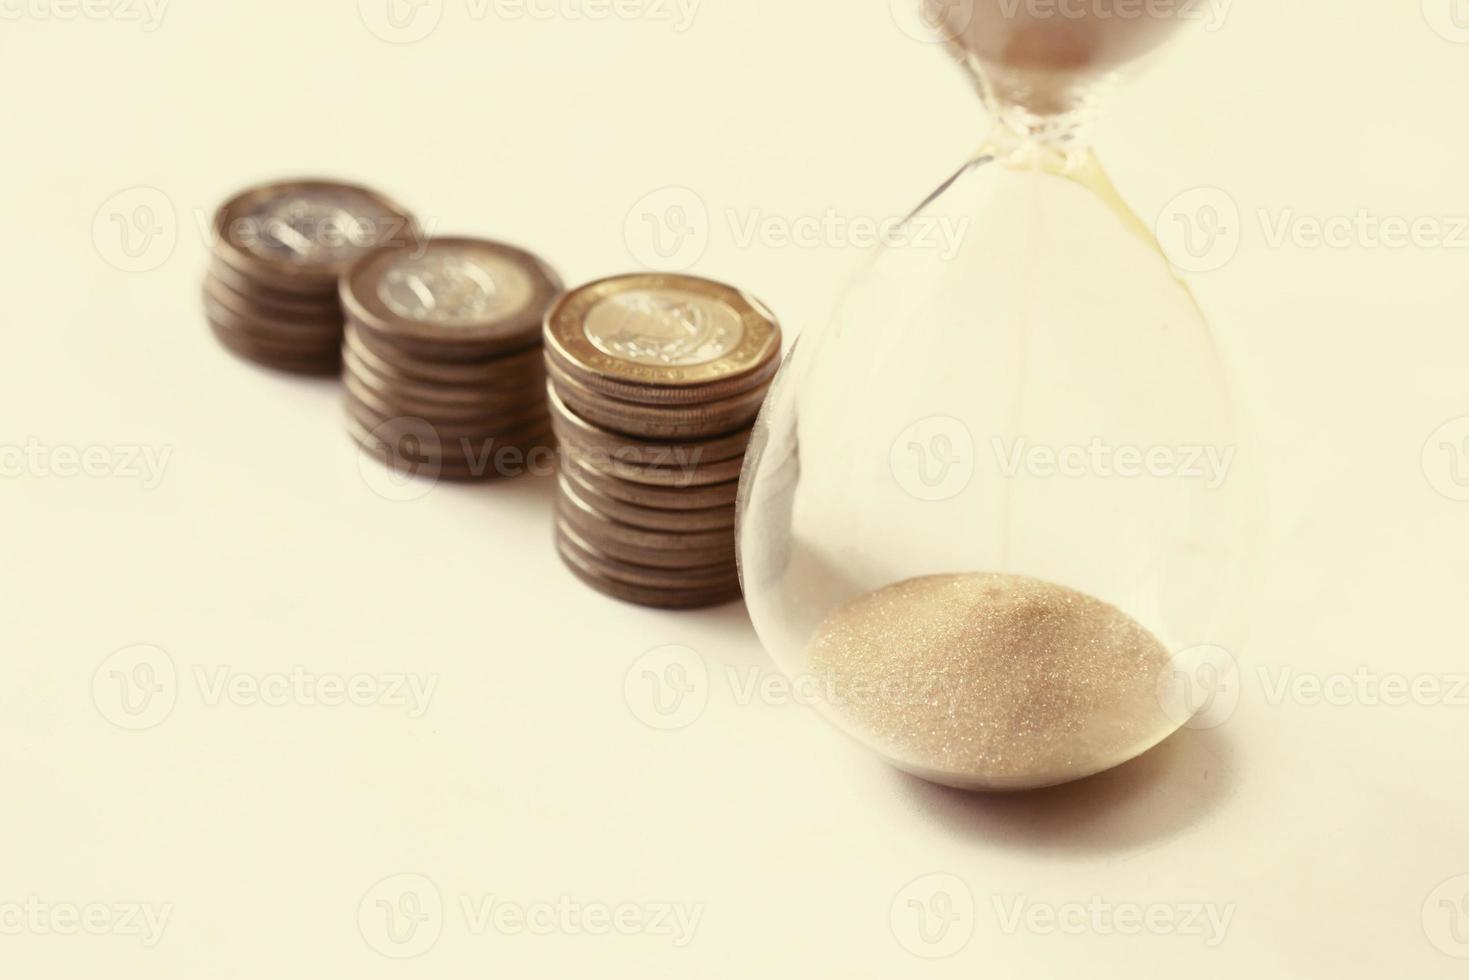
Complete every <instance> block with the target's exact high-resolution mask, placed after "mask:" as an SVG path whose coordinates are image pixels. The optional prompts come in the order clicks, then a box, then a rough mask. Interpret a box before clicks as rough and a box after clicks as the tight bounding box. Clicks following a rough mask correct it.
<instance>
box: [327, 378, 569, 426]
mask: <svg viewBox="0 0 1469 980" xmlns="http://www.w3.org/2000/svg"><path fill="white" fill-rule="evenodd" d="M342 382H343V384H344V385H345V386H346V389H347V397H348V399H349V401H351V402H353V403H355V404H356V405H358V406H360V407H361V408H362V409H363V410H365V411H366V412H369V413H371V414H372V415H373V416H375V417H376V418H377V420H378V421H379V422H390V421H392V420H394V419H413V420H417V421H420V422H425V423H427V424H428V425H430V426H432V427H433V429H434V431H435V432H437V433H438V435H439V437H440V438H441V439H443V440H445V441H448V440H455V439H469V440H472V441H482V440H487V439H495V438H498V439H513V438H516V437H518V436H519V435H521V434H523V433H527V432H531V431H534V432H536V433H538V434H539V433H549V432H550V425H549V424H548V422H547V419H546V416H545V413H544V412H543V411H537V410H535V409H534V408H533V409H530V410H526V411H522V412H517V413H515V414H513V415H489V416H485V417H482V418H465V419H455V418H450V419H444V418H428V417H426V416H424V415H422V414H419V413H415V412H412V411H408V410H406V409H402V408H400V407H398V406H396V405H393V404H391V403H389V402H386V401H384V400H383V399H381V398H380V397H378V396H377V395H376V394H375V393H373V392H372V391H371V390H369V389H367V388H365V387H364V386H363V385H362V382H361V381H360V380H359V379H358V378H357V377H356V376H355V375H353V374H350V373H347V374H344V375H343V376H342Z"/></svg>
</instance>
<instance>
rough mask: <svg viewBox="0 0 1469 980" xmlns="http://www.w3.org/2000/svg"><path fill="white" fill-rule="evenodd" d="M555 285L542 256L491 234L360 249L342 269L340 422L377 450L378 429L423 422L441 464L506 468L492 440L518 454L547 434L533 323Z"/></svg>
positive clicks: (453, 472) (486, 473) (459, 475)
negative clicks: (367, 435) (343, 417)
mask: <svg viewBox="0 0 1469 980" xmlns="http://www.w3.org/2000/svg"><path fill="white" fill-rule="evenodd" d="M560 289H561V284H560V280H559V279H558V278H557V276H556V273H555V272H553V271H552V270H551V269H550V267H549V266H547V265H546V264H545V263H544V262H542V261H541V260H540V259H539V258H537V257H536V256H534V255H531V254H530V253H529V252H526V251H524V250H522V249H518V248H514V247H513V246H510V245H504V244H501V243H499V242H491V241H484V240H480V239H471V238H436V239H429V240H427V241H424V242H422V243H420V247H419V248H418V249H416V250H412V251H402V250H394V249H382V250H379V251H375V252H370V253H368V254H367V255H366V256H364V257H363V258H362V259H361V260H360V261H359V262H357V264H356V265H354V266H353V267H352V268H351V269H350V270H349V271H348V272H347V273H346V274H345V275H344V276H343V277H342V280H341V297H342V304H343V306H344V308H345V309H346V312H347V321H348V322H347V329H346V336H345V344H344V352H343V359H344V365H345V368H346V377H345V381H346V387H347V392H346V408H347V412H348V416H349V423H348V431H349V433H351V434H352V435H353V437H354V438H355V439H357V441H358V443H359V444H360V445H362V446H363V448H364V450H365V451H367V452H369V453H370V454H371V455H373V456H375V457H377V458H379V459H382V458H384V455H385V453H384V451H383V443H384V442H385V440H384V439H383V438H382V437H381V436H382V433H388V434H390V435H391V434H393V433H395V432H399V431H400V430H401V431H408V430H412V431H417V432H419V433H426V434H427V436H428V437H430V438H429V439H428V441H429V442H430V443H431V444H432V445H433V447H434V449H435V451H434V452H433V453H432V454H431V458H432V459H433V460H434V461H437V462H440V463H442V464H443V468H442V473H443V474H444V475H449V476H453V477H454V478H456V479H475V478H490V477H495V476H508V475H515V474H511V473H506V472H501V470H500V469H499V468H498V464H497V463H496V462H495V461H497V460H499V459H500V458H501V457H500V456H499V450H501V449H505V448H509V449H514V450H516V451H517V455H516V457H515V458H517V459H521V460H522V461H523V460H524V458H525V455H526V454H529V453H530V452H532V451H534V450H537V449H548V448H549V447H550V445H551V444H552V435H551V426H550V419H549V417H548V413H547V406H546V389H545V377H546V371H545V361H544V358H543V357H542V355H541V350H540V346H541V333H540V326H539V325H540V323H541V321H542V319H543V318H544V317H545V313H546V310H547V308H548V307H549V306H550V305H551V302H552V301H553V300H554V299H555V298H556V296H557V294H558V293H559V292H560ZM364 427H365V428H366V429H367V430H369V431H376V432H378V434H379V437H378V438H377V439H374V440H372V441H366V440H364V439H362V438H361V435H360V433H361V430H362V429H363V428H364ZM387 441H390V440H387ZM529 469H530V467H529V466H522V467H520V468H519V469H517V473H518V472H527V471H529Z"/></svg>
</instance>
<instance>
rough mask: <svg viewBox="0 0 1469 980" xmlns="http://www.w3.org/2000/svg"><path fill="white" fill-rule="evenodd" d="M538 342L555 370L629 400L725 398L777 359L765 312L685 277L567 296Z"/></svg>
mask: <svg viewBox="0 0 1469 980" xmlns="http://www.w3.org/2000/svg"><path fill="white" fill-rule="evenodd" d="M545 334H546V347H547V349H548V350H549V351H550V352H551V360H552V361H553V362H554V363H556V364H557V366H560V367H561V368H562V369H563V370H564V371H565V372H566V373H568V374H570V375H572V376H573V377H574V378H575V379H576V380H578V381H579V382H581V383H582V384H583V385H584V386H585V387H588V388H593V389H594V390H599V391H601V392H602V393H603V394H606V395H609V396H612V397H621V398H625V399H627V400H628V401H644V402H668V403H696V402H702V401H706V400H709V399H710V398H711V397H712V398H715V399H718V398H723V397H730V396H731V395H732V394H735V393H738V392H740V391H743V390H745V389H746V388H748V387H749V386H750V385H751V383H752V378H751V376H753V375H757V374H758V373H759V372H761V371H762V370H768V369H769V364H770V362H771V361H773V360H775V359H776V358H777V356H778V354H779V352H780V327H779V326H778V324H777V323H776V321H775V317H774V316H773V315H771V313H770V312H769V310H767V309H766V308H765V306H764V305H763V304H761V303H760V302H759V301H758V300H755V299H753V298H751V297H750V296H748V295H746V294H745V293H743V292H741V291H739V290H737V289H735V288H733V287H731V286H726V285H724V284H723V283H718V282H713V281H711V280H708V279H701V278H699V277H697V276H685V275H670V274H653V273H639V274H634V275H623V276H614V277H612V278H610V279H602V280H599V281H597V282H593V283H590V284H588V285H586V286H582V287H580V288H579V289H575V290H572V291H571V292H569V293H567V294H566V295H565V296H563V297H562V298H561V299H560V300H558V301H557V302H556V304H555V305H554V306H552V307H551V309H550V311H549V312H548V313H547V314H546V330H545ZM711 388H718V389H720V390H711Z"/></svg>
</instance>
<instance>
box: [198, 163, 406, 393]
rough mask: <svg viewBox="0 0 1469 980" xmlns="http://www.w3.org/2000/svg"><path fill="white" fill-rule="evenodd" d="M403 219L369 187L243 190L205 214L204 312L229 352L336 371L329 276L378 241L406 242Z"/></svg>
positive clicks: (335, 312)
mask: <svg viewBox="0 0 1469 980" xmlns="http://www.w3.org/2000/svg"><path fill="white" fill-rule="evenodd" d="M415 238H416V232H415V228H414V224H413V219H412V218H411V217H410V216H409V215H408V213H407V212H406V211H404V210H403V209H402V208H401V207H399V206H398V205H397V204H395V203H393V202H392V201H390V200H388V199H387V198H386V197H383V196H382V195H381V194H378V193H377V192H376V191H372V190H368V189H367V188H365V187H357V186H355V185H352V184H343V183H338V182H336V181H325V180H294V181H285V182H281V183H275V184H267V185H264V186H260V187H252V188H250V189H249V190H246V191H243V192H241V193H239V194H237V195H235V196H234V197H233V198H231V199H230V200H228V201H226V202H225V204H224V205H223V206H222V207H221V208H220V209H219V211H218V212H216V214H215V216H214V257H213V259H212V261H211V263H210V267H209V273H208V275H207V276H206V277H205V280H204V312H205V316H206V318H207V319H208V321H209V326H210V328H211V329H212V330H213V331H214V336H215V337H217V338H218V339H219V342H220V343H221V344H223V345H224V346H225V347H226V348H227V349H229V350H230V351H232V352H233V353H235V354H237V355H239V356H241V357H244V358H246V359H247V360H251V361H254V362H256V363H258V364H263V365H265V366H267V367H272V368H277V369H279V370H284V371H295V372H298V373H303V374H335V373H337V372H338V371H339V370H340V367H341V349H342V304H341V302H340V300H339V299H338V298H337V280H338V278H339V277H340V276H341V274H342V273H343V272H344V271H345V270H346V269H347V267H348V266H350V265H351V264H352V263H353V262H354V261H356V259H358V258H359V257H360V256H362V255H363V254H364V253H365V252H367V251H368V250H369V249H372V248H376V247H379V246H382V245H399V246H407V245H411V244H412V242H413V240H414V239H415Z"/></svg>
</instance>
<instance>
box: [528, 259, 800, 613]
mask: <svg viewBox="0 0 1469 980" xmlns="http://www.w3.org/2000/svg"><path fill="white" fill-rule="evenodd" d="M779 355H780V327H779V325H778V324H777V323H776V321H775V318H774V317H773V316H772V315H771V314H770V312H769V311H768V310H766V309H765V307H764V306H763V305H761V304H760V303H759V302H758V301H756V300H754V299H752V298H751V297H749V296H746V295H745V294H744V293H742V292H740V291H739V290H737V289H734V288H732V287H730V286H726V285H723V284H721V283H717V282H711V281H709V280H707V279H700V278H696V277H693V276H677V275H661V274H659V275H629V276H618V277H615V278H612V279H604V280H601V281H598V282H594V283H591V284H589V285H587V286H583V287H582V288H580V289H577V290H574V291H572V292H570V293H568V294H566V295H565V296H564V297H562V299H561V300H559V301H558V302H557V303H556V305H555V306H554V307H552V309H551V311H550V312H549V313H548V314H547V316H546V368H547V373H548V375H549V378H548V382H549V384H548V387H549V391H550V402H551V422H552V426H553V428H554V430H555V433H556V437H557V439H558V441H559V442H560V444H561V471H560V474H559V476H558V491H557V503H556V548H557V551H558V553H559V554H560V555H561V558H562V560H563V561H564V562H565V563H566V564H567V566H568V567H569V568H570V569H571V571H572V572H573V573H574V574H575V575H577V577H579V578H580V579H582V581H584V582H586V583H587V584H588V585H590V586H592V587H593V588H595V589H597V590H599V591H601V592H604V593H606V594H608V595H611V596H614V597H616V598H619V599H624V600H627V601H630V602H636V603H640V604H642V605H647V606H656V607H661V608H693V607H698V606H709V605H715V604H717V603H721V602H726V601H729V600H732V599H735V598H738V597H739V595H740V586H739V576H738V573H737V570H736V566H735V536H734V524H735V496H736V493H737V491H738V488H739V476H740V469H741V466H742V465H743V461H744V453H745V447H746V446H747V445H748V443H749V441H750V433H751V429H752V427H753V424H754V421H755V416H756V415H757V414H758V413H759V411H760V406H761V404H762V402H763V401H764V398H765V392H766V390H767V389H768V388H769V386H770V381H771V379H772V378H773V377H774V375H775V372H776V369H777V368H778V367H779Z"/></svg>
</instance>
